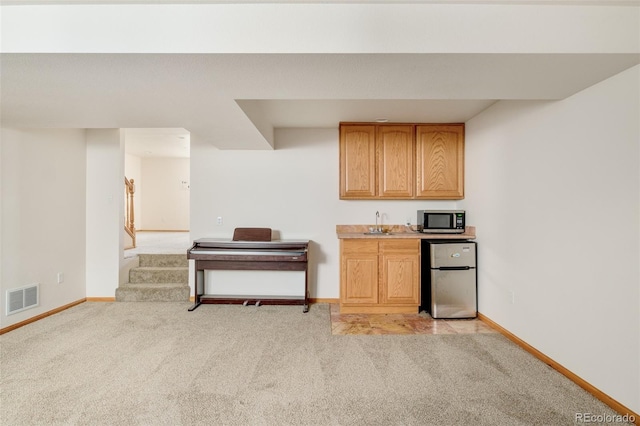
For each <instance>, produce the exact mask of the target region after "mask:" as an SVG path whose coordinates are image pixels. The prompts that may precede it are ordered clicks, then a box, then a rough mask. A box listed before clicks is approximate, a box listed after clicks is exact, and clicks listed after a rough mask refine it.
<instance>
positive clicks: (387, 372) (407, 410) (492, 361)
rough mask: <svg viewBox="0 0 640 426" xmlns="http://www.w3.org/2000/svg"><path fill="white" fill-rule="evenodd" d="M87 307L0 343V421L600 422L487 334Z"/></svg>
mask: <svg viewBox="0 0 640 426" xmlns="http://www.w3.org/2000/svg"><path fill="white" fill-rule="evenodd" d="M188 306H189V303H149V302H147V303H97V302H93V303H92V302H87V303H83V304H81V305H78V306H76V307H73V308H71V309H69V310H66V311H64V312H61V313H59V314H56V315H53V316H51V317H48V318H45V319H43V320H41V321H38V322H36V323H33V324H30V325H27V326H25V327H22V328H19V329H17V330H14V331H11V332H9V333H6V334H4V335H2V336H0V344H1V352H0V354H1V358H0V361H1V378H0V386H1V391H0V392H1V393H0V398H1V400H0V402H1V417H0V423H1V424H3V425H12V426H13V425H199V424H202V425H298V424H300V425H302V424H312V425H534V424H535V425H570V424H574V416H575V413H597V414H614V413H613V411H612V410H610V409H609V408H608V407H606V406H605V405H604V404H602V403H601V402H599V401H598V400H596V399H595V398H593V397H592V396H591V395H589V394H587V393H586V392H584V391H583V390H582V389H580V388H579V387H578V386H576V385H575V384H574V383H572V382H570V381H569V380H568V379H566V378H565V377H564V376H562V375H560V374H559V373H557V372H556V371H554V370H552V369H551V368H550V367H548V366H547V365H545V364H544V363H541V362H539V361H538V360H536V359H535V358H533V357H532V356H531V355H529V354H528V353H526V352H524V351H523V350H521V349H520V348H519V347H517V346H515V345H514V344H512V343H511V342H509V341H508V340H507V339H505V338H504V337H503V336H501V335H498V334H467V335H460V334H454V335H412V336H399V335H398V336H393V335H392V336H389V335H385V336H353V335H347V336H334V335H331V330H330V322H329V307H328V305H326V304H315V305H312V306H311V310H310V311H309V313H307V314H303V313H302V308H301V307H299V306H261V307H258V308H256V307H255V306H247V307H244V306H240V305H205V306H201V307H199V308H198V309H196V310H195V311H193V312H187V308H188Z"/></svg>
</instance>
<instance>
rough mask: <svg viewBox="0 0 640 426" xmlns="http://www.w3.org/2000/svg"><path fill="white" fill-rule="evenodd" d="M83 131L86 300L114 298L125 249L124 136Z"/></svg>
mask: <svg viewBox="0 0 640 426" xmlns="http://www.w3.org/2000/svg"><path fill="white" fill-rule="evenodd" d="M122 133H123V132H121V131H120V130H119V129H90V130H86V143H87V157H86V164H87V173H86V182H87V203H86V217H87V231H86V236H87V238H86V247H87V253H86V259H87V275H86V282H87V297H111V298H112V297H114V296H115V291H116V288H117V287H118V283H119V271H120V261H121V258H122V253H123V249H124V242H123V234H124V197H123V194H124V135H123V134H122Z"/></svg>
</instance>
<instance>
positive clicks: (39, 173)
mask: <svg viewBox="0 0 640 426" xmlns="http://www.w3.org/2000/svg"><path fill="white" fill-rule="evenodd" d="M1 141H2V142H1V151H2V156H1V161H2V167H1V170H2V180H1V182H2V215H1V218H2V222H1V233H2V240H1V246H2V248H1V250H2V262H1V263H2V268H1V271H2V283H1V286H0V300H1V314H0V326H1V327H3V328H4V327H7V326H10V325H13V324H16V323H19V322H21V321H25V320H28V319H29V318H32V317H34V316H37V315H39V314H42V313H45V312H48V311H51V310H54V309H56V308H59V307H61V306H64V305H66V304H69V303H72V302H75V301H77V300H81V299H83V298H84V297H85V197H86V195H85V194H86V190H85V172H86V149H85V134H84V130H80V129H56V130H53V129H2V135H1ZM58 273H62V274H63V275H64V276H63V280H62V282H60V283H59V282H58ZM36 283H37V284H39V293H40V295H39V306H37V307H34V308H31V309H27V310H25V311H22V312H18V313H15V314H12V315H9V316H7V315H6V299H5V297H6V292H7V290H12V289H15V288H19V287H23V286H27V285H32V284H36Z"/></svg>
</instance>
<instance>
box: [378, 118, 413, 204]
mask: <svg viewBox="0 0 640 426" xmlns="http://www.w3.org/2000/svg"><path fill="white" fill-rule="evenodd" d="M414 130H415V129H414V127H413V125H400V126H396V125H393V126H392V125H389V126H378V128H377V133H376V138H377V142H378V143H377V149H378V196H381V197H384V198H411V197H413V192H414V189H413V188H414V181H415V179H414V178H413V177H414V163H415V154H414V146H415V143H414Z"/></svg>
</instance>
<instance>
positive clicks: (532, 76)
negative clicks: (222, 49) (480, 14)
mask: <svg viewBox="0 0 640 426" xmlns="http://www.w3.org/2000/svg"><path fill="white" fill-rule="evenodd" d="M638 62H639V57H638V55H634V54H607V55H601V54H567V55H563V54H512V55H509V54H162V55H156V54H33V53H29V54H19V53H17V54H3V55H2V86H1V91H2V105H1V108H2V110H1V112H2V124H3V126H8V127H60V128H172V129H174V128H183V129H186V130H188V131H189V132H191V134H192V138H191V140H192V141H193V140H194V137H196V138H197V139H198V140H200V141H205V142H208V143H211V144H213V145H215V146H218V147H220V148H221V149H256V148H257V149H270V148H271V146H270V143H271V142H272V141H273V128H277V127H334V128H337V126H338V123H339V122H340V121H373V120H375V119H377V118H388V119H389V120H391V121H405V122H464V121H467V120H468V119H470V118H471V117H473V116H474V115H476V114H477V113H479V112H480V111H482V110H483V109H485V108H486V107H487V106H489V105H491V104H492V103H493V102H495V101H496V100H500V99H510V100H520V99H527V100H530V99H537V100H551V99H563V98H565V97H567V96H570V95H572V94H574V93H576V92H578V91H580V90H582V89H584V88H586V87H589V86H591V85H593V84H595V83H597V82H599V81H601V80H604V79H606V78H608V77H610V76H612V75H614V74H616V73H618V72H621V71H623V70H625V69H627V68H629V67H631V66H634V65H635V64H637V63H638Z"/></svg>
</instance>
